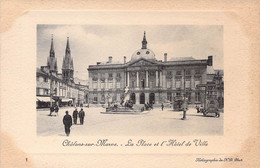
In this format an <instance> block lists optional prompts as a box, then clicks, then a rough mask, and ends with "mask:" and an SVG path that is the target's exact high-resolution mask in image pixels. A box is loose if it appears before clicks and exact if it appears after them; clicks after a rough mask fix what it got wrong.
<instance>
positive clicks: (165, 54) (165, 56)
mask: <svg viewBox="0 0 260 168" xmlns="http://www.w3.org/2000/svg"><path fill="white" fill-rule="evenodd" d="M166 61H167V53H164V62H166Z"/></svg>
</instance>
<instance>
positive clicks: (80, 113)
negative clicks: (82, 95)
mask: <svg viewBox="0 0 260 168" xmlns="http://www.w3.org/2000/svg"><path fill="white" fill-rule="evenodd" d="M84 117H85V112H84V111H83V109H81V110H80V112H79V120H80V124H82V125H83V123H84Z"/></svg>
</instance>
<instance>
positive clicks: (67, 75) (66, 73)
mask: <svg viewBox="0 0 260 168" xmlns="http://www.w3.org/2000/svg"><path fill="white" fill-rule="evenodd" d="M73 73H74V68H73V59H72V58H71V53H70V45H69V37H67V45H66V50H65V57H63V62H62V77H63V79H64V80H65V81H66V82H68V83H70V82H73V81H74V77H73Z"/></svg>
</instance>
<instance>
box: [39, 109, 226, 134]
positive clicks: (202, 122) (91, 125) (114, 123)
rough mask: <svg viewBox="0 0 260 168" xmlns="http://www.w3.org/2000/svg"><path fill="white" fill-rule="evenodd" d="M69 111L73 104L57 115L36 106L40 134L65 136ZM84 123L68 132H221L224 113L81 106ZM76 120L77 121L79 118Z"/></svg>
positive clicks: (74, 126)
mask: <svg viewBox="0 0 260 168" xmlns="http://www.w3.org/2000/svg"><path fill="white" fill-rule="evenodd" d="M66 110H68V111H69V114H71V115H72V112H73V110H74V108H61V109H60V111H59V115H58V116H52V117H51V116H48V114H49V110H42V109H41V110H37V133H38V135H39V136H51V135H54V136H65V133H64V126H63V123H62V119H63V116H64V114H65V111H66ZM84 111H85V113H86V117H85V123H84V125H73V126H72V127H71V136H96V135H99V136H100V135H104V136H171V135H181V136H190V135H222V134H223V115H224V113H221V114H220V115H221V116H220V118H215V117H203V115H202V114H201V113H199V114H198V113H196V110H195V109H189V110H188V111H187V120H184V121H183V120H181V118H182V112H175V111H173V110H172V109H169V108H168V109H167V108H166V109H164V111H161V109H159V108H156V109H154V110H151V111H149V112H147V113H143V114H137V115H136V114H135V115H134V114H101V113H100V112H101V111H105V109H104V108H97V107H96V108H94V107H92V108H84ZM78 122H79V121H78Z"/></svg>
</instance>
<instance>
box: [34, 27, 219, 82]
mask: <svg viewBox="0 0 260 168" xmlns="http://www.w3.org/2000/svg"><path fill="white" fill-rule="evenodd" d="M144 31H146V40H147V48H149V49H151V50H152V51H153V52H154V53H155V57H156V59H157V60H163V59H164V58H163V57H164V56H163V55H164V53H167V54H168V60H170V58H172V57H193V58H195V59H207V57H208V56H210V55H212V56H213V67H214V69H223V60H224V59H223V26H221V25H149V26H146V25H47V24H44V25H42V24H41V25H37V67H40V66H46V64H47V57H49V51H50V44H51V36H52V34H53V40H54V50H55V57H56V58H57V62H58V72H59V73H61V67H62V60H63V57H64V56H65V48H66V42H67V37H69V40H70V50H71V56H72V58H73V61H74V62H73V63H74V77H78V78H79V79H82V80H87V79H88V72H87V68H88V66H89V65H96V62H106V61H108V57H109V56H112V57H113V61H117V62H123V57H124V56H126V57H127V61H130V60H131V56H132V54H133V53H134V52H135V51H136V50H138V49H141V47H142V43H141V42H142V40H143V34H144Z"/></svg>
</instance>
